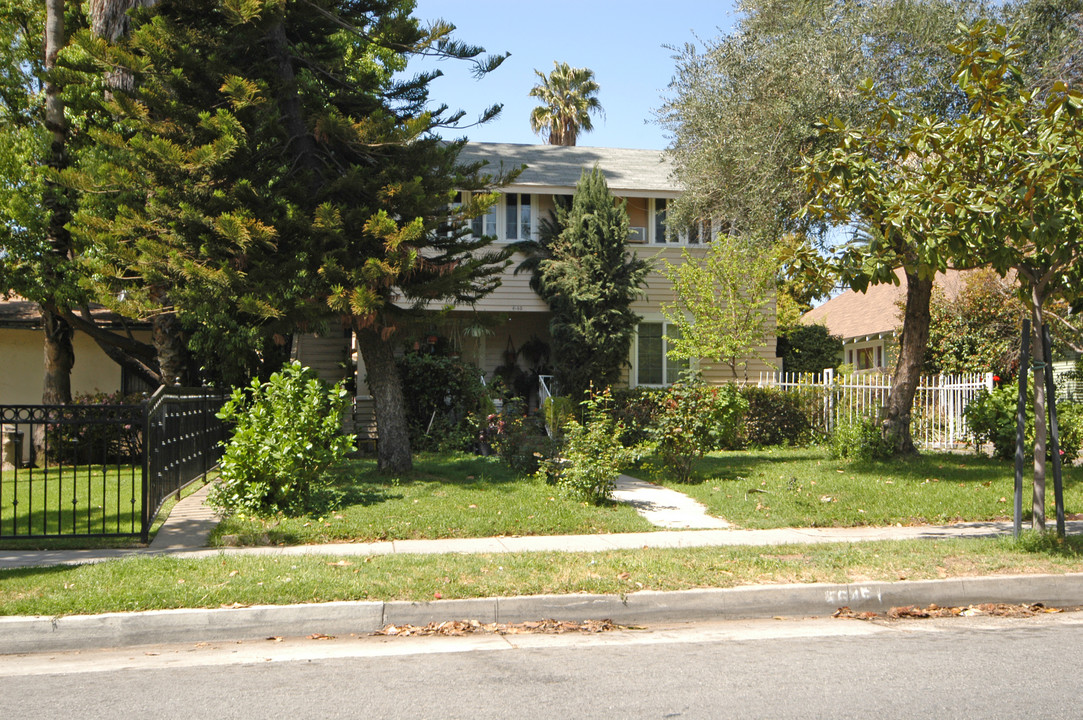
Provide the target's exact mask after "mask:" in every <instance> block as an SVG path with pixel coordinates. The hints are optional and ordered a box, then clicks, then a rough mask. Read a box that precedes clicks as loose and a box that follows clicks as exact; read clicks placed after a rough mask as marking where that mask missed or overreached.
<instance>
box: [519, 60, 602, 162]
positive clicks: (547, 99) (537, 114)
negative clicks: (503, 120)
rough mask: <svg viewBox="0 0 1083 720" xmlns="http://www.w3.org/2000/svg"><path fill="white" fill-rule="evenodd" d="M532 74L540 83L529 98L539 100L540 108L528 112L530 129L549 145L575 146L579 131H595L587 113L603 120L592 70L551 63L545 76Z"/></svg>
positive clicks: (532, 89)
mask: <svg viewBox="0 0 1083 720" xmlns="http://www.w3.org/2000/svg"><path fill="white" fill-rule="evenodd" d="M534 74H535V75H537V76H538V77H539V78H541V82H539V83H538V84H537V85H535V86H534V87H533V88H531V90H530V97H536V98H539V99H540V100H541V101H542V103H543V104H542V105H539V106H538V107H536V108H534V109H533V110H532V111H531V112H530V128H531V129H532V130H533V131H534V132H536V133H538V134H539V135H542V136H543V137H546V138H547V140H548V142H549V144H550V145H575V140H576V138H577V137H578V136H579V131H580V130H582V131H583V132H589V131H591V130H593V129H594V127H593V126H592V125H591V122H590V113H592V112H600V113H602V116H603V117H604V116H605V112H604V111H603V110H602V105H601V103H599V102H598V83H596V82H595V81H594V71H593V70H589V69H587V68H573V67H571V66H570V65H568V63H561V62H556V61H555V60H554V61H553V72H551V73H549V75H548V76H546V75H545V73H543V72H540V71H538V70H535V71H534Z"/></svg>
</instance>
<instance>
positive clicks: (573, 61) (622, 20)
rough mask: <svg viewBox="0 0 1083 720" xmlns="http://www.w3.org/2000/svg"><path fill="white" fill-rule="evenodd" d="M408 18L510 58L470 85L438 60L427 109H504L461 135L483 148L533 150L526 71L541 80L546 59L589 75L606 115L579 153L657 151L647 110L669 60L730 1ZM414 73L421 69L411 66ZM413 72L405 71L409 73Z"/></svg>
mask: <svg viewBox="0 0 1083 720" xmlns="http://www.w3.org/2000/svg"><path fill="white" fill-rule="evenodd" d="M414 15H415V17H418V18H420V19H421V20H423V21H430V20H435V19H437V18H443V19H444V20H447V21H449V22H451V23H452V24H454V25H455V26H456V27H457V28H458V30H457V31H456V36H457V37H458V38H459V39H460V40H463V41H464V42H467V43H471V44H475V45H481V46H482V47H484V48H485V49H486V51H488V52H490V53H497V52H510V53H511V57H509V58H508V59H507V60H506V61H504V64H503V65H502V66H501V67H500V68H498V69H497V70H496V71H494V72H493V73H491V74H489V75H488V76H486V77H485V78H483V79H482V80H475V79H474V78H473V77H472V76H471V75H470V72H469V67H467V64H466V63H461V62H447V61H445V62H440V63H438V64H437V65H436V66H437V67H438V68H440V69H441V70H442V71H443V72H444V77H442V78H439V79H437V80H436V81H435V82H434V83H433V84H432V86H431V87H430V91H431V93H430V97H431V98H432V100H433V101H434V102H437V103H446V104H447V105H448V106H449V107H451V108H452V109H456V108H458V109H462V110H465V111H466V113H467V115H466V118H464V120H470V119H473V118H476V117H477V116H478V115H479V114H480V113H481V112H482V110H483V109H484V108H486V107H488V106H489V105H491V104H493V103H498V102H499V103H503V104H504V110H503V112H502V113H501V115H500V117H498V118H497V119H496V120H494V121H492V122H490V123H488V124H486V125H482V126H479V127H474V128H469V129H466V130H464V131H462V132H460V133H458V134H455V135H454V136H456V137H458V136H461V135H466V136H467V137H469V138H470V139H471V140H475V141H482V142H509V143H539V142H541V141H542V140H541V138H540V137H539V136H537V135H535V134H534V133H533V132H532V131H531V130H530V111H531V109H532V108H533V107H534V106H535V105H536V104H537V103H536V101H535V99H534V98H531V97H530V96H529V95H528V93H529V92H530V88H532V87H533V86H534V85H535V83H536V80H537V78H536V76H535V75H534V70H535V69H537V70H541V71H542V72H546V73H548V72H549V71H550V70H551V69H552V68H553V61H555V60H559V61H562V62H567V63H569V64H570V65H572V66H574V67H587V68H590V69H591V70H593V71H594V74H595V79H596V80H597V81H598V84H599V86H600V90H599V93H598V99H599V100H600V101H601V104H602V108H603V109H604V110H605V117H595V118H594V120H593V122H594V130H593V132H590V133H587V134H585V135H581V136H580V138H579V143H578V144H579V145H591V146H597V147H629V148H646V149H656V150H661V149H663V148H665V147H666V146H667V145H668V144H669V140H668V138H667V137H666V134H665V131H664V130H663V129H662V128H661V127H659V126H658V125H657V124H656V123H655V122H654V115H653V113H654V111H655V110H657V109H658V108H659V107H660V105H661V104H662V97H663V94H664V93H665V91H666V87H667V86H668V85H669V82H670V80H671V79H672V77H673V74H674V67H675V66H674V61H673V58H672V55H673V52H672V51H671V50H669V49H667V48H666V47H664V46H665V45H672V46H683V45H684V43H686V42H694V41H695V38H696V37H697V36H698V37H700V38H702V39H704V40H709V39H711V38H714V37H717V36H718V35H720V34H722V33H723V32H726V31H728V30H729V28H730V27H731V26H732V24H733V21H734V20H735V15H734V12H733V9H732V4H731V2H728V1H725V0H724V1H723V2H710V1H709V0H708V1H706V2H705V1H704V0H669V1H668V2H650V3H648V2H642V1H641V0H626V1H624V2H615V1H613V0H579V1H578V2H574V1H571V0H541V1H540V2H508V1H507V0H505V1H504V2H496V1H495V0H417V9H416V10H415V11H414ZM417 67H422V66H420V65H419V66H417ZM414 68H415V66H414V65H411V70H412V69H414Z"/></svg>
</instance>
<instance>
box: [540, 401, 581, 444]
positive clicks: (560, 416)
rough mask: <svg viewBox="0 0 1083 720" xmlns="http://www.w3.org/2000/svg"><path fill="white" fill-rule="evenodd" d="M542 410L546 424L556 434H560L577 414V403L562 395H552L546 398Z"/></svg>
mask: <svg viewBox="0 0 1083 720" xmlns="http://www.w3.org/2000/svg"><path fill="white" fill-rule="evenodd" d="M542 412H543V413H544V414H545V424H546V425H548V426H549V429H550V430H551V431H552V432H553V434H554V435H560V433H561V432H562V431H563V428H564V425H565V424H566V423H567V422H568V420H570V419H572V418H573V417H574V416H575V403H574V402H572V399H571V398H568V397H564V396H561V395H557V396H550V397H547V398H545V402H544V403H543V406H542Z"/></svg>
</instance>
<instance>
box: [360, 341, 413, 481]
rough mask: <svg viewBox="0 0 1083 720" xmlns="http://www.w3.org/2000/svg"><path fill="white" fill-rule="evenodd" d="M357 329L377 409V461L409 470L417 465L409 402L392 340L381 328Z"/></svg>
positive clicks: (389, 467)
mask: <svg viewBox="0 0 1083 720" xmlns="http://www.w3.org/2000/svg"><path fill="white" fill-rule="evenodd" d="M354 332H355V334H356V335H357V348H358V350H360V351H361V357H362V358H363V359H364V361H365V369H366V370H367V371H368V386H369V392H370V393H372V400H373V403H374V405H375V409H376V433H377V438H378V439H377V444H376V448H377V464H378V466H379V468H380V469H381V470H384V471H387V472H395V473H404V472H409V471H410V470H412V469H413V467H414V465H413V458H412V457H411V455H410V433H409V432H408V431H407V429H406V404H405V402H404V401H403V396H402V378H401V377H400V376H399V371H398V368H397V367H395V355H394V353H393V352H392V350H391V343H390V342H388V341H387V340H386V339H384V338H383V337H382V335H381V333H380V331H379V330H377V329H374V328H371V327H366V328H356V327H355V328H354Z"/></svg>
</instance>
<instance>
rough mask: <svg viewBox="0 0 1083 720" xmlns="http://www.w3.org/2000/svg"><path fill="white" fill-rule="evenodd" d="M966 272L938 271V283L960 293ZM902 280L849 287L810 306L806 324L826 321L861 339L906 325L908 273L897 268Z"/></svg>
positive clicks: (839, 331) (832, 328)
mask: <svg viewBox="0 0 1083 720" xmlns="http://www.w3.org/2000/svg"><path fill="white" fill-rule="evenodd" d="M963 272H964V271H960V270H948V271H947V272H946V273H937V275H936V279H935V282H936V285H937V286H938V287H940V288H942V289H943V290H944V292H946V293H947V294H948V296H949V297H954V296H956V295H958V293H959V292H960V290H961V289H962V288H963V286H964V284H965V283H964V280H963ZM895 277H896V278H897V279H898V280H899V284H898V285H895V284H892V283H881V284H879V285H870V286H869V288H868V290H866V291H865V292H863V293H859V292H854V291H853V290H847V291H846V292H844V293H842V294H840V295H836V296H835V297H833V298H831V299H830V300H828V301H827V302H825V303H824V304H823V305H820V306H819V307H815V308H813V309H812V310H809V311H808V312H807V313H805V314H804V315H803V316H802V317H801V322H802V323H803V324H805V325H816V324H820V325H826V326H827V329H828V331H829V332H830V333H831V334H832V335H838V336H840V337H841V338H842V339H843V340H844V341H853V340H860V339H862V338H864V337H866V336H884V335H885V334H890V333H893V332H894V331H895V330H896V329H898V328H899V326H900V325H902V315H901V312H902V311H901V309H900V307H899V305H900V303H902V302H905V300H906V275H905V273H904V272H903V270H902V268H899V269H897V270H895Z"/></svg>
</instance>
